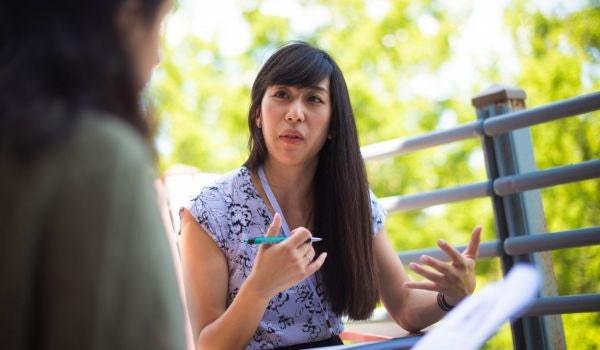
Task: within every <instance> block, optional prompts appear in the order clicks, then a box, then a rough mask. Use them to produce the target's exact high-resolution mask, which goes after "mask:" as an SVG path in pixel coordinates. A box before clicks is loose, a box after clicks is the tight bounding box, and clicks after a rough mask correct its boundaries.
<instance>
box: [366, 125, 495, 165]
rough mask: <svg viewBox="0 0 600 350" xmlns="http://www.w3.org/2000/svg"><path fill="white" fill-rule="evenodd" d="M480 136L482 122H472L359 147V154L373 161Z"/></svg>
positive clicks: (481, 133)
mask: <svg viewBox="0 0 600 350" xmlns="http://www.w3.org/2000/svg"><path fill="white" fill-rule="evenodd" d="M480 135H483V121H474V122H470V123H466V124H462V125H460V126H457V127H455V128H452V129H447V130H438V131H432V132H429V133H426V134H422V135H419V136H415V137H410V138H406V139H402V138H399V139H394V140H389V141H384V142H378V143H374V144H371V145H367V146H363V147H361V148H360V152H361V153H362V156H363V158H364V159H365V160H373V159H380V158H386V157H391V156H397V155H401V154H406V153H410V152H414V151H418V150H421V149H425V148H429V147H434V146H439V145H444V144H447V143H451V142H455V141H461V140H465V139H469V138H473V137H477V136H480Z"/></svg>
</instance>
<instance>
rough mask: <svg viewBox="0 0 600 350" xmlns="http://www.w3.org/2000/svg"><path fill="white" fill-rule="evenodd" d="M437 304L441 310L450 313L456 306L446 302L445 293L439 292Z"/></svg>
mask: <svg viewBox="0 0 600 350" xmlns="http://www.w3.org/2000/svg"><path fill="white" fill-rule="evenodd" d="M437 303H438V306H439V307H440V309H442V310H444V311H450V310H452V309H453V308H454V305H450V304H448V303H447V302H446V298H445V297H444V293H442V292H439V293H438V295H437Z"/></svg>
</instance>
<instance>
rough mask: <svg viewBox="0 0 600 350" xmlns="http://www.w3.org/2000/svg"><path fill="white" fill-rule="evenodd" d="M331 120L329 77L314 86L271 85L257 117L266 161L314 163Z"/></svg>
mask: <svg viewBox="0 0 600 350" xmlns="http://www.w3.org/2000/svg"><path fill="white" fill-rule="evenodd" d="M330 121H331V98H330V93H329V78H326V79H324V80H322V81H321V82H319V83H318V84H316V85H315V86H308V87H303V88H298V87H295V86H289V85H272V86H269V87H268V88H267V90H266V91H265V94H264V96H263V98H262V102H261V113H260V116H259V117H257V118H256V123H257V125H258V126H259V127H260V128H262V133H263V137H264V139H265V143H266V145H267V150H268V152H269V155H268V158H269V159H270V160H273V161H277V162H279V163H282V164H285V165H289V166H292V165H306V164H307V163H311V162H316V161H317V157H318V154H319V151H320V150H321V148H322V147H323V144H324V143H325V141H326V140H327V133H328V130H329V123H330Z"/></svg>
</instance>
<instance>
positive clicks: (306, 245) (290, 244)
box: [245, 213, 327, 300]
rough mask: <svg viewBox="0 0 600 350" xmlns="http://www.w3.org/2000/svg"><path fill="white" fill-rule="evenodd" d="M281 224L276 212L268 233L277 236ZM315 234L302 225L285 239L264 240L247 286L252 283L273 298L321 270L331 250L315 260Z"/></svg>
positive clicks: (256, 289) (258, 289)
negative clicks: (267, 241) (312, 241)
mask: <svg viewBox="0 0 600 350" xmlns="http://www.w3.org/2000/svg"><path fill="white" fill-rule="evenodd" d="M280 228H281V216H280V215H279V214H278V213H276V214H275V217H274V218H273V222H271V225H270V226H269V229H268V230H267V233H266V235H265V237H276V236H277V235H278V234H279V229H280ZM311 237H312V234H311V232H310V231H309V230H307V229H306V228H304V227H298V228H296V229H294V230H293V231H292V234H291V235H290V237H288V238H287V239H286V240H284V241H283V242H281V243H277V244H262V245H261V246H260V247H259V250H258V254H257V255H256V260H255V261H254V266H253V267H252V272H251V273H250V276H248V279H247V280H246V282H245V284H246V287H252V289H254V290H255V292H257V293H259V295H261V296H263V297H264V298H266V299H267V300H269V299H271V298H272V297H273V296H274V295H275V294H277V293H279V292H282V291H284V290H286V289H288V288H290V287H291V286H293V285H295V284H296V283H298V282H300V281H302V280H303V279H305V278H306V277H308V276H310V275H312V274H313V273H315V272H316V271H317V270H319V269H320V268H321V266H322V265H323V263H324V262H325V258H326V257H327V253H321V255H320V256H319V257H318V258H317V259H315V260H313V259H314V257H315V250H314V249H313V247H312V243H311V242H310V238H311ZM307 241H308V242H307Z"/></svg>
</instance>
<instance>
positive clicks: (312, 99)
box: [308, 95, 325, 103]
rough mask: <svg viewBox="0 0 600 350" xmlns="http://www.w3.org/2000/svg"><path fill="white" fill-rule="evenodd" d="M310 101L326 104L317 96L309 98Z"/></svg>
mask: <svg viewBox="0 0 600 350" xmlns="http://www.w3.org/2000/svg"><path fill="white" fill-rule="evenodd" d="M308 101H309V102H314V103H325V102H323V100H322V99H321V98H320V97H319V96H315V95H313V96H310V97H309V98H308Z"/></svg>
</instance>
